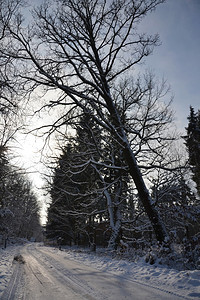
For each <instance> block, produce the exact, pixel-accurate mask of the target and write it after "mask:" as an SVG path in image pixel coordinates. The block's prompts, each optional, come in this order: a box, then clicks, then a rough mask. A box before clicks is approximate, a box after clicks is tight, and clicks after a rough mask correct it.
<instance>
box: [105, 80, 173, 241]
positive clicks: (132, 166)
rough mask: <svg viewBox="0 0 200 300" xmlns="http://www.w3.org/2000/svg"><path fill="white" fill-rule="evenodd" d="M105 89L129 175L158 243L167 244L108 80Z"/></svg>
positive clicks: (163, 229) (162, 227) (163, 226)
mask: <svg viewBox="0 0 200 300" xmlns="http://www.w3.org/2000/svg"><path fill="white" fill-rule="evenodd" d="M104 79H105V78H104ZM104 87H105V90H107V92H106V93H105V100H106V103H107V107H108V111H109V113H110V115H111V119H112V125H113V127H114V131H113V135H115V137H116V139H117V140H118V142H119V144H121V146H122V150H123V155H124V159H125V161H126V163H127V166H128V168H129V173H130V175H131V177H132V179H133V181H134V183H135V186H136V188H137V191H138V196H139V199H140V201H141V202H142V204H143V207H144V209H145V212H146V214H147V216H148V218H149V220H150V222H151V224H152V227H153V229H154V232H155V235H156V239H157V241H159V242H161V243H162V242H167V241H168V239H169V237H168V233H167V230H166V227H165V224H164V223H163V222H162V220H161V219H160V216H159V213H158V210H157V209H156V208H155V206H154V203H153V200H152V198H151V196H150V194H149V191H148V189H147V187H146V184H145V182H144V179H143V177H142V173H141V171H140V169H139V167H138V164H137V161H136V158H135V155H134V153H133V151H132V149H131V147H130V144H129V142H128V139H127V136H126V133H125V131H124V125H123V123H122V121H121V118H120V116H119V114H118V111H117V109H116V106H115V104H114V102H113V100H112V97H111V95H110V93H109V88H108V85H107V82H106V80H105V81H104Z"/></svg>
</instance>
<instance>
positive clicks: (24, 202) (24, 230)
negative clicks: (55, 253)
mask: <svg viewBox="0 0 200 300" xmlns="http://www.w3.org/2000/svg"><path fill="white" fill-rule="evenodd" d="M5 154H6V153H4V152H3V153H2V152H1V155H0V243H2V244H4V246H6V242H7V241H13V242H15V239H16V238H25V239H28V240H30V239H31V238H34V239H38V240H40V239H41V234H42V231H41V225H40V214H39V213H40V208H39V204H38V201H37V197H36V195H35V194H34V192H33V187H32V185H31V183H30V181H29V180H28V177H27V176H26V175H25V171H24V170H20V169H19V168H17V167H14V166H12V165H11V164H10V163H9V161H8V160H7V158H6V155H5Z"/></svg>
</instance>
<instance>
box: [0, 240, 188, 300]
mask: <svg viewBox="0 0 200 300" xmlns="http://www.w3.org/2000/svg"><path fill="white" fill-rule="evenodd" d="M21 255H22V257H23V260H24V261H25V263H24V262H23V261H19V262H18V263H16V265H15V270H14V273H13V276H12V278H11V281H10V284H9V286H8V288H7V290H6V291H5V292H4V294H3V298H2V299H3V300H5V299H6V300H9V299H11V300H17V299H18V300H19V299H25V300H29V299H30V300H32V299H35V300H36V299H41V300H46V299H48V300H59V299H60V300H64V299H68V300H82V299H89V300H93V299H97V300H105V299H109V300H123V299H124V300H125V299H127V300H128V299H130V300H137V299H140V300H141V299H144V300H145V299H148V300H152V299H154V300H155V299H159V300H160V299H163V300H165V299H166V300H167V299H173V300H178V299H184V297H183V296H179V295H178V294H176V293H173V292H168V291H167V290H164V289H163V288H159V286H157V287H155V286H154V287H152V286H151V285H148V284H145V283H144V284H143V283H141V282H137V281H135V280H131V278H130V279H129V278H126V277H124V276H120V275H115V274H113V273H110V272H103V271H101V270H98V269H96V268H95V265H94V267H93V266H88V265H85V264H83V263H82V262H78V261H75V260H70V259H69V257H68V256H67V255H66V256H65V255H64V254H63V252H60V251H52V249H51V248H48V247H39V246H38V245H37V244H28V245H25V246H24V248H23V249H22V250H21ZM185 299H188V298H185Z"/></svg>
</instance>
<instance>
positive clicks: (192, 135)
mask: <svg viewBox="0 0 200 300" xmlns="http://www.w3.org/2000/svg"><path fill="white" fill-rule="evenodd" d="M186 131H187V135H186V136H185V137H184V139H185V141H186V147H187V150H188V154H189V165H190V166H191V169H192V172H193V180H194V181H195V183H196V186H197V191H198V193H199V194H200V159H199V158H200V111H198V112H197V113H195V111H194V108H193V107H190V115H189V117H188V127H187V128H186Z"/></svg>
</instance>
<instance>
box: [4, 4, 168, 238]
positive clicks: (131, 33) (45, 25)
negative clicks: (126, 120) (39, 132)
mask: <svg viewBox="0 0 200 300" xmlns="http://www.w3.org/2000/svg"><path fill="white" fill-rule="evenodd" d="M163 2H164V1H163V0H134V1H133V0H132V1H128V0H123V1H117V0H115V1H106V0H97V1H91V0H87V1H86V0H85V1H84V0H83V1H78V0H75V1H71V0H68V1H57V5H54V6H53V7H51V6H50V3H48V2H46V3H45V4H43V5H42V6H41V7H40V8H38V9H35V10H34V12H33V14H34V20H35V22H34V26H33V25H32V26H27V28H25V26H24V25H23V20H22V16H21V15H20V14H15V17H13V18H12V20H9V21H10V22H6V21H7V20H6V19H5V18H4V16H1V22H2V23H3V24H4V25H5V26H6V29H7V30H8V31H9V35H10V39H9V43H12V44H10V47H9V49H7V51H6V55H8V56H9V57H11V58H13V59H17V61H18V65H19V64H20V68H19V69H18V74H17V73H16V75H18V76H19V77H18V79H20V80H21V81H20V82H21V86H19V88H20V89H21V92H23V95H24V93H26V95H27V96H29V95H30V94H31V93H32V92H33V91H34V90H35V89H36V88H38V87H43V88H44V91H45V92H48V91H51V90H52V89H54V90H55V91H57V92H58V93H57V94H56V97H57V98H56V99H53V100H51V101H50V102H49V106H50V107H54V106H56V107H59V106H63V105H64V106H65V107H66V113H65V116H64V122H65V123H66V120H69V121H72V119H71V117H70V116H71V113H72V112H73V111H76V110H77V108H79V109H81V110H82V111H83V112H84V113H87V114H88V113H89V114H91V115H92V118H93V119H94V120H95V122H96V123H97V124H99V125H100V126H101V127H102V128H104V129H105V130H107V131H108V132H109V133H110V134H111V135H112V136H113V137H114V138H115V140H116V141H117V143H118V144H119V146H120V147H121V149H122V151H123V156H124V160H125V161H126V164H127V166H128V169H129V173H130V175H131V176H132V178H133V181H134V183H135V185H136V188H137V190H138V194H139V198H140V200H141V202H142V204H143V206H144V208H145V211H146V213H147V215H148V217H149V219H150V221H151V223H152V226H153V228H154V231H155V234H156V237H157V240H158V241H160V242H163V241H165V240H166V238H168V234H167V232H166V229H165V226H164V224H163V223H162V221H161V220H160V217H159V215H158V212H157V210H156V208H155V207H154V205H153V201H152V199H151V197H150V195H149V192H148V189H147V187H146V185H145V183H144V180H143V178H142V174H141V171H140V168H139V167H138V163H137V161H136V158H135V155H134V152H133V150H132V148H131V142H130V140H129V138H128V135H127V133H126V128H125V125H124V124H123V121H122V119H121V116H120V113H119V111H118V109H117V106H116V104H115V102H114V96H113V94H114V92H115V86H116V85H117V83H118V79H120V78H121V77H122V76H124V75H125V73H129V72H131V71H132V70H133V68H134V66H135V65H137V64H138V63H140V62H141V61H142V60H143V59H144V58H145V57H146V56H148V55H149V54H150V53H151V52H152V50H153V47H154V46H155V45H157V44H158V43H159V38H158V36H157V35H156V36H148V35H146V34H139V33H138V31H137V26H138V24H139V22H140V21H141V20H142V19H143V17H144V16H145V15H146V14H147V13H149V12H151V11H152V10H154V9H155V8H156V6H157V5H158V4H160V3H163ZM5 42H6V41H5ZM7 43H8V42H7ZM9 50H10V51H9ZM136 94H137V96H139V91H138V93H136ZM107 116H109V118H108V117H107ZM62 122H63V119H62V118H61V119H59V120H57V122H55V124H54V127H53V128H57V127H59V126H60V125H61V124H62ZM135 134H136V135H137V134H139V133H138V132H137V131H136V130H135Z"/></svg>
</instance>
